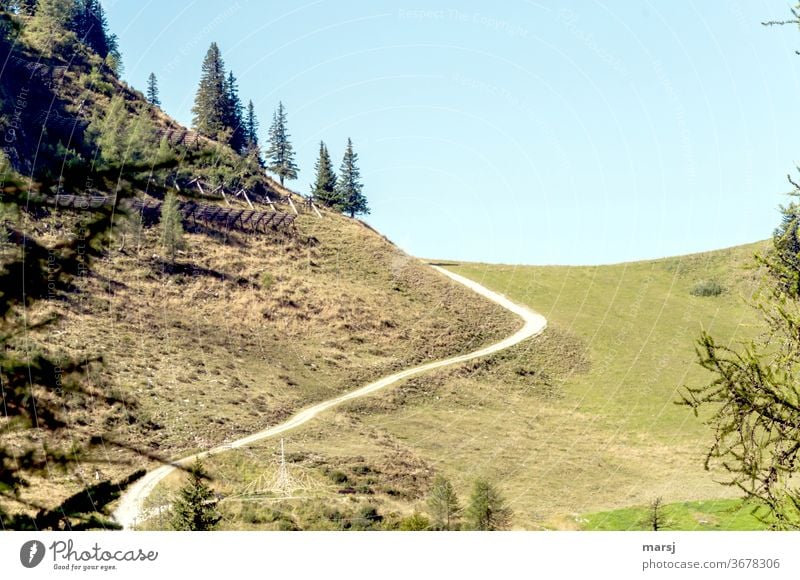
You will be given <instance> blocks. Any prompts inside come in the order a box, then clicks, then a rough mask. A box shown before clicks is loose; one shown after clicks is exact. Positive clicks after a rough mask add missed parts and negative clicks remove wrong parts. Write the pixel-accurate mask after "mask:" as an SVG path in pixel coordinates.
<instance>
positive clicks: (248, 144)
mask: <svg viewBox="0 0 800 580" xmlns="http://www.w3.org/2000/svg"><path fill="white" fill-rule="evenodd" d="M244 153H245V155H247V156H248V157H250V158H253V159H254V160H255V162H256V163H258V165H260V166H263V165H264V161H263V160H262V159H261V148H260V147H259V146H258V118H257V117H256V110H255V107H254V106H253V101H248V103H247V114H246V116H245V120H244Z"/></svg>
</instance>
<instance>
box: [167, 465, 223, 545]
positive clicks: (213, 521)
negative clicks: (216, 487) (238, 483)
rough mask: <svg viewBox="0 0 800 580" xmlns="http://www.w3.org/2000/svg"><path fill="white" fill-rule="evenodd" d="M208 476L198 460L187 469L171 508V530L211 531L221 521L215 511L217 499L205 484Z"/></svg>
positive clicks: (217, 512) (220, 517)
mask: <svg viewBox="0 0 800 580" xmlns="http://www.w3.org/2000/svg"><path fill="white" fill-rule="evenodd" d="M207 478H208V476H207V475H206V473H205V470H204V469H203V465H202V463H200V460H199V459H197V460H195V462H194V464H192V466H191V467H190V468H189V481H187V482H186V485H184V486H183V487H182V488H181V490H180V492H179V495H178V499H177V500H175V503H174V504H173V506H172V528H173V529H175V530H178V531H193V532H194V531H197V532H199V531H207V530H213V529H214V528H215V527H217V524H218V523H219V521H220V520H221V519H222V516H221V515H220V513H219V511H217V499H216V497H215V496H214V492H213V491H212V490H211V488H210V487H208V485H207V484H206V482H205V480H206V479H207Z"/></svg>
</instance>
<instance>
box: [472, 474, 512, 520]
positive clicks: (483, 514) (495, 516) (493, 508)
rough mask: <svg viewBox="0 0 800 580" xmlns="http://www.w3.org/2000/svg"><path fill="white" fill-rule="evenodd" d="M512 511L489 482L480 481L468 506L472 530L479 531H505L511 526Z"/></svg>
mask: <svg viewBox="0 0 800 580" xmlns="http://www.w3.org/2000/svg"><path fill="white" fill-rule="evenodd" d="M511 515H512V513H511V509H510V508H509V507H508V506H507V505H506V502H505V500H504V499H503V497H502V496H501V495H500V492H498V491H497V489H496V488H495V487H494V486H493V485H492V484H491V483H489V482H488V481H486V480H484V479H478V480H477V481H475V485H474V487H473V488H472V495H471V496H470V498H469V505H468V506H467V520H468V522H469V525H470V528H471V529H473V530H478V531H493V530H504V529H507V528H508V527H509V526H510V525H511Z"/></svg>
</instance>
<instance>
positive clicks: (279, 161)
mask: <svg viewBox="0 0 800 580" xmlns="http://www.w3.org/2000/svg"><path fill="white" fill-rule="evenodd" d="M289 136H290V135H289V133H288V132H287V130H286V111H285V110H284V108H283V103H282V102H279V103H278V110H277V111H275V113H274V114H273V115H272V125H271V126H270V128H269V143H270V145H269V149H267V162H268V165H267V168H268V169H269V170H270V171H272V172H273V173H274V174H275V175H277V176H278V178H279V179H280V182H281V185H283V180H284V179H297V172H298V169H297V165H295V162H294V149H293V147H292V144H291V143H290V142H289Z"/></svg>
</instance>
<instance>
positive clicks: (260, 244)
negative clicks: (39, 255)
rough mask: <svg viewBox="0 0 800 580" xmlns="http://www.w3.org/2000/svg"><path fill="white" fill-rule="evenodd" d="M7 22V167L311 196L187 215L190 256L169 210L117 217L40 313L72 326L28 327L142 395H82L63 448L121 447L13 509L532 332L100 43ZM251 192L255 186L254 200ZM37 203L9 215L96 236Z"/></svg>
mask: <svg viewBox="0 0 800 580" xmlns="http://www.w3.org/2000/svg"><path fill="white" fill-rule="evenodd" d="M2 16H3V18H4V20H3V22H2V24H3V26H4V28H3V36H2V38H0V46H1V47H2V49H3V53H4V56H5V59H4V61H3V62H4V65H3V66H4V68H3V70H2V77H1V80H2V84H0V105H2V107H3V111H4V113H8V116H4V117H3V119H2V121H0V128H2V129H3V130H4V131H5V133H6V135H7V136H8V135H11V134H13V136H14V143H13V145H14V146H13V147H10V148H6V149H4V157H2V158H0V168H2V173H3V178H4V179H5V178H7V177H8V176H9V175H11V176H12V177H14V178H15V179H16V180H17V181H20V177H21V176H23V175H24V176H27V178H32V179H26V181H25V183H26V184H27V186H28V187H30V188H31V189H32V190H34V191H35V192H36V194H37V195H40V196H45V197H47V196H54V195H55V194H59V195H61V194H70V195H77V196H79V197H80V196H85V197H87V198H88V196H91V195H107V196H114V195H118V196H123V195H126V196H130V195H132V196H134V197H137V198H139V199H140V200H150V201H153V202H156V201H158V200H160V199H161V198H163V196H164V195H165V193H166V192H167V191H174V192H177V193H178V195H179V196H180V197H181V199H183V200H184V201H191V200H197V199H198V198H202V201H203V203H206V204H211V205H212V206H213V205H216V206H218V207H220V208H227V207H228V206H233V207H239V208H248V207H250V204H251V203H252V204H253V207H254V208H255V209H257V210H259V211H263V212H273V211H276V209H277V210H278V211H280V212H287V213H289V212H291V213H292V215H294V207H297V208H298V209H299V210H300V214H299V215H298V216H297V219H296V220H295V221H294V223H293V224H292V226H291V227H289V228H282V229H278V230H274V231H273V230H268V231H266V232H241V231H235V230H234V229H229V227H226V225H225V224H224V223H223V224H221V225H219V224H217V225H214V224H211V225H209V224H202V223H199V224H194V223H192V222H187V223H185V224H184V227H185V228H186V230H187V234H186V236H185V241H186V244H185V250H183V251H181V252H179V253H178V256H177V260H176V262H175V263H174V264H172V263H170V261H169V260H168V258H167V257H166V256H167V254H166V252H165V250H164V248H163V247H162V245H161V244H160V243H159V231H158V228H157V227H155V226H156V225H157V224H152V223H150V224H144V227H142V224H141V223H139V222H138V221H137V220H136V219H129V220H126V219H120V216H117V218H115V221H114V229H113V231H112V235H111V238H110V239H109V240H108V242H107V245H106V247H105V251H104V254H103V258H102V259H101V260H99V261H96V262H94V264H93V265H92V268H91V270H88V271H87V272H86V273H85V275H82V276H80V277H78V279H77V280H75V281H74V286H73V287H72V288H71V291H70V292H69V293H68V294H66V295H60V294H59V295H54V296H51V297H50V298H49V299H48V300H44V301H42V302H40V303H38V304H36V305H35V307H34V308H32V309H31V310H30V311H28V312H26V316H29V317H30V318H31V320H37V319H39V320H40V319H43V317H44V316H45V315H46V314H57V315H59V317H60V318H59V320H58V322H57V323H56V324H55V325H53V326H48V327H46V330H45V329H38V328H36V327H30V328H28V329H27V331H26V335H25V336H24V337H23V340H24V342H25V347H24V348H25V349H28V351H29V352H36V351H41V352H46V353H51V354H52V356H54V357H56V358H62V359H63V360H67V359H77V360H87V361H88V360H92V359H93V358H95V357H101V358H102V362H101V363H97V364H92V365H91V370H90V372H88V373H87V374H86V376H85V377H84V380H85V382H86V383H87V384H90V385H91V386H92V387H94V388H96V389H97V390H96V392H97V393H106V394H110V395H114V396H117V397H119V398H121V399H123V400H125V401H126V404H125V406H118V405H117V406H111V407H109V406H107V405H105V404H104V402H102V401H101V399H100V397H99V396H98V398H97V399H95V400H94V401H88V402H87V401H85V400H78V399H74V400H73V399H70V398H69V397H66V398H65V402H64V407H63V411H64V414H65V418H66V420H67V422H68V425H69V429H68V434H67V435H65V436H64V437H63V438H62V440H60V441H58V442H59V443H64V444H68V443H70V442H71V441H72V440H75V441H88V440H89V439H91V438H93V437H94V438H96V437H101V438H102V441H103V444H102V445H101V446H99V447H97V448H96V449H95V450H94V452H93V455H91V456H89V457H87V458H86V460H85V461H83V462H82V463H81V464H79V465H78V466H77V467H76V468H74V469H70V470H69V471H67V472H66V473H60V472H52V473H50V474H49V477H47V478H46V479H36V480H35V481H34V485H32V486H31V487H29V488H26V489H23V490H21V495H20V496H19V500H20V501H18V502H12V503H14V505H3V506H2V507H3V508H4V509H6V508H7V511H8V512H14V511H16V510H26V509H30V508H26V507H24V502H25V501H27V500H33V501H35V502H40V503H42V504H43V505H49V506H52V505H56V504H57V502H59V501H60V500H61V499H63V498H65V497H66V496H68V495H70V494H72V493H73V492H75V491H76V490H78V489H80V488H81V487H85V486H86V485H89V484H93V483H95V482H96V481H102V480H106V479H111V480H116V479H117V478H119V477H122V476H123V475H127V474H129V473H131V472H132V471H134V470H135V469H137V468H140V467H150V466H152V465H155V464H156V459H155V458H160V459H170V458H175V457H179V456H182V455H185V454H186V453H188V452H190V451H192V450H195V449H201V448H207V447H210V446H212V445H214V444H219V443H222V442H224V441H227V440H231V439H234V438H237V437H240V436H241V435H243V434H246V433H251V432H254V431H257V430H259V429H263V428H265V427H267V426H269V425H273V424H275V423H277V422H279V421H280V420H281V419H282V418H285V417H286V416H288V415H289V414H291V413H292V412H294V411H296V410H297V409H299V408H300V407H302V406H305V405H308V404H310V403H312V402H316V401H320V400H324V399H327V398H330V397H331V396H332V395H335V394H337V393H341V392H344V391H346V390H350V389H352V388H354V387H355V386H358V385H360V384H363V383H366V382H369V381H370V380H371V379H375V378H377V377H380V376H382V375H385V374H388V373H390V372H391V371H393V370H397V369H400V368H404V367H407V366H412V365H414V364H417V363H420V362H424V361H430V360H434V359H439V358H444V357H446V356H450V355H455V354H461V353H465V352H468V351H471V350H475V349H476V348H478V347H480V346H481V345H484V344H487V343H489V342H493V341H495V340H496V339H498V338H500V337H505V336H507V335H508V334H511V333H513V332H514V330H516V329H517V328H518V327H519V326H520V323H519V321H517V320H515V318H514V316H513V315H511V314H510V313H508V312H506V311H505V310H504V309H502V308H501V307H498V306H496V305H494V304H492V303H490V302H489V301H486V300H481V299H479V298H476V297H475V296H474V295H473V294H472V293H471V292H470V291H469V290H466V289H464V288H462V287H460V286H458V285H457V284H454V283H452V282H450V281H448V280H447V279H446V278H444V277H443V276H441V275H440V274H437V273H436V272H433V271H432V270H431V269H430V268H428V267H427V266H425V265H423V264H421V263H420V262H419V261H417V260H416V259H414V258H411V257H409V256H407V255H406V254H404V253H403V252H402V251H400V250H399V249H398V248H396V247H395V246H394V245H393V244H392V243H391V242H390V241H388V240H386V239H385V238H383V237H382V236H380V235H379V234H378V233H376V232H375V231H373V230H372V229H370V228H369V227H368V226H366V225H365V224H363V223H361V222H359V221H357V220H352V219H349V218H346V217H344V216H342V215H340V214H338V213H337V212H334V211H327V210H322V214H323V217H321V218H320V217H318V216H317V214H316V212H312V211H310V210H308V209H307V208H306V209H305V210H304V208H303V205H302V202H303V201H304V200H303V199H302V198H301V197H300V196H297V194H295V193H293V192H291V191H290V190H288V189H286V188H282V187H280V186H279V185H277V184H276V183H275V182H274V181H273V180H272V179H271V178H270V177H269V176H267V175H266V173H265V172H264V170H263V168H262V167H261V166H260V165H259V164H258V163H257V160H255V159H253V158H252V157H244V156H241V155H238V154H237V153H235V152H234V151H233V150H232V149H231V148H230V147H228V146H227V145H226V144H223V143H217V142H215V141H213V140H210V139H207V138H205V137H202V136H200V135H198V134H197V133H194V132H193V131H189V130H187V129H185V128H183V127H181V126H180V125H179V124H178V123H177V122H175V121H174V120H172V119H170V118H169V117H168V116H167V115H166V114H165V113H164V112H163V111H161V110H159V109H158V108H157V107H154V106H152V105H150V104H149V103H147V102H145V100H144V99H143V96H142V95H141V93H139V92H138V91H136V90H133V89H132V88H130V87H128V86H127V85H126V84H125V83H123V82H121V81H120V80H119V79H117V78H116V76H115V75H114V74H113V73H112V72H110V71H109V70H108V68H107V67H106V66H105V65H104V62H103V60H102V59H100V58H99V57H98V56H97V55H96V54H94V53H93V52H92V51H91V50H89V49H87V48H86V47H85V46H82V45H78V44H77V43H76V44H75V46H74V47H69V50H67V49H66V48H65V49H64V50H62V51H61V52H60V53H59V52H58V51H53V52H52V53H47V54H45V52H44V51H43V50H42V49H40V48H37V46H38V45H37V44H36V42H34V40H35V38H34V36H33V33H32V32H30V31H29V27H25V26H22V27H19V26H17V27H16V28H15V27H14V26H11V25H10V24H9V23H11V24H15V25H16V24H18V21H19V20H20V18H19V17H17V16H9V15H8V14H6V13H3V15H2ZM23 23H24V20H23ZM13 35H17V36H16V37H12V36H13ZM39 40H40V41H41V39H39ZM11 115H16V116H15V117H13V123H12V124H9V123H11V121H9V119H12V117H11ZM12 129H13V131H12ZM115 156H116V157H115ZM243 190H244V191H246V192H248V194H249V195H248V197H244V195H240V196H239V197H236V194H241V192H242V191H243ZM224 192H227V196H224ZM291 199H293V201H294V205H293V204H292V203H291V202H290V200H291ZM271 202H279V204H278V205H277V207H276V206H275V205H274V204H273V203H271ZM28 209H29V211H27V212H22V213H21V214H19V215H14V216H12V215H11V214H8V215H6V214H5V213H4V215H3V219H4V220H6V221H5V222H4V223H6V224H9V225H12V226H13V228H14V229H15V231H19V232H24V233H25V235H30V236H33V237H35V238H36V239H37V240H39V241H40V242H41V243H42V244H43V245H45V246H47V247H56V246H57V245H58V244H59V243H61V242H62V241H63V240H64V239H65V238H66V237H68V236H75V235H80V228H81V224H83V223H85V221H86V219H87V218H88V216H89V215H91V214H90V212H87V213H82V212H80V211H73V210H70V209H63V208H54V207H36V206H35V205H31V206H30V207H29V208H28ZM12 220H13V223H12ZM21 239H22V238H21ZM2 249H3V252H8V253H9V255H10V253H12V252H19V251H24V249H22V248H6V247H5V246H3V248H2ZM3 257H4V258H5V257H6V254H4V255H3ZM48 437H49V436H48ZM48 437H45V439H44V440H43V441H42V440H40V435H39V434H38V433H37V432H35V431H33V430H29V431H24V432H19V431H18V432H14V433H11V434H8V433H6V434H4V438H7V439H6V440H7V441H11V442H12V444H13V445H16V444H17V443H19V448H22V446H23V445H27V444H32V445H41V444H48V445H49V444H51V443H53V444H55V443H57V441H55V440H50V439H49V438H48ZM130 449H136V450H138V451H140V452H143V453H145V454H150V455H152V457H153V460H152V461H150V462H148V461H146V460H143V458H142V456H141V455H139V454H135V453H133V452H132V451H131V450H130ZM5 501H6V500H4V502H5Z"/></svg>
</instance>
